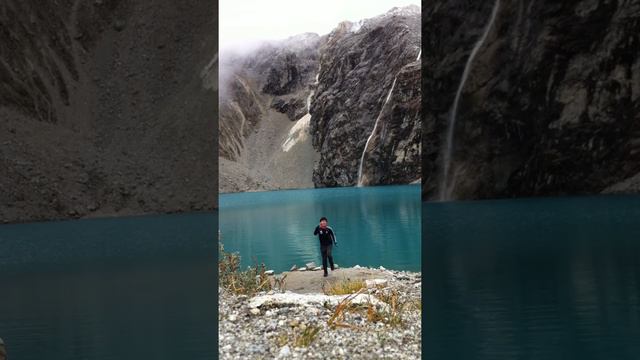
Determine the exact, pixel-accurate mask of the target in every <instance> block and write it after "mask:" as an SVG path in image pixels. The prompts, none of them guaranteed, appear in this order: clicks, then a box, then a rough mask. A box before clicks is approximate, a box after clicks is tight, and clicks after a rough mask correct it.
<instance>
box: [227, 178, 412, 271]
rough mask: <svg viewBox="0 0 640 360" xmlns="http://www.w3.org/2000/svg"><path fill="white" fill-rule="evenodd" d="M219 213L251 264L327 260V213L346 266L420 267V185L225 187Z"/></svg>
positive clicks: (285, 266) (235, 248)
mask: <svg viewBox="0 0 640 360" xmlns="http://www.w3.org/2000/svg"><path fill="white" fill-rule="evenodd" d="M219 199H220V200H219V201H220V209H219V215H220V218H219V221H220V232H221V240H222V243H223V244H224V247H225V250H226V251H230V252H238V253H239V254H240V255H241V257H242V263H243V266H247V265H252V264H253V259H256V260H257V261H258V262H259V263H265V264H266V266H267V267H268V268H270V269H273V270H275V271H277V272H279V271H285V270H289V268H291V266H292V265H293V264H296V265H298V266H304V264H305V263H307V262H310V261H314V262H315V263H316V264H321V260H322V259H321V257H320V245H319V241H318V238H317V237H316V236H314V235H313V230H314V229H315V227H316V226H317V225H318V222H319V219H320V218H321V217H322V216H325V217H327V218H328V219H329V226H330V227H332V228H333V230H334V231H335V234H336V238H337V240H338V246H337V247H334V249H333V257H334V261H335V262H336V263H337V264H339V265H340V266H342V267H347V266H354V265H360V266H370V267H379V266H384V267H386V268H389V269H394V270H410V271H420V264H421V261H420V257H421V244H420V241H421V237H420V229H421V228H420V221H421V217H420V216H421V215H420V214H421V207H420V206H421V205H420V186H419V185H406V186H379V187H362V188H355V187H354V188H326V189H308V190H287V191H269V192H252V193H237V194H221V195H220V198H219Z"/></svg>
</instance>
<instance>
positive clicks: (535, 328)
mask: <svg viewBox="0 0 640 360" xmlns="http://www.w3.org/2000/svg"><path fill="white" fill-rule="evenodd" d="M639 219H640V197H617V196H614V197H608V196H607V197H591V198H566V199H537V200H505V201H481V202H458V203H427V204H423V221H424V225H423V226H424V228H423V233H424V237H425V238H424V246H425V259H424V261H425V276H424V280H423V281H424V291H425V294H424V295H425V296H424V299H425V302H426V304H425V306H424V308H425V309H426V310H425V313H424V321H425V324H424V325H425V329H426V331H425V334H426V338H425V340H426V344H425V348H426V349H429V353H430V356H431V357H432V358H434V359H463V358H464V359H496V358H500V359H514V358H518V359H569V358H571V359H574V358H576V359H637V358H638V354H640V282H639V277H640V221H639ZM460 344H464V345H465V346H460Z"/></svg>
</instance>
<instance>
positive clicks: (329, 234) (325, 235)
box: [313, 225, 337, 246]
mask: <svg viewBox="0 0 640 360" xmlns="http://www.w3.org/2000/svg"><path fill="white" fill-rule="evenodd" d="M313 235H318V237H319V238H320V245H324V246H327V245H333V244H334V243H337V241H336V235H335V234H334V233H333V229H331V228H330V227H328V226H327V227H326V228H324V229H321V228H320V225H318V226H316V229H315V230H314V232H313Z"/></svg>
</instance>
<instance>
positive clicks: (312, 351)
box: [218, 269, 422, 360]
mask: <svg viewBox="0 0 640 360" xmlns="http://www.w3.org/2000/svg"><path fill="white" fill-rule="evenodd" d="M374 271H378V269H374ZM388 271H389V272H390V273H391V274H393V276H394V278H390V279H379V280H386V281H387V284H386V288H385V289H377V288H371V289H369V290H370V291H372V292H377V293H386V292H388V291H389V290H398V291H399V293H400V294H401V296H402V297H403V298H404V299H415V300H418V301H420V299H421V288H420V287H419V286H415V285H414V282H415V281H416V279H419V278H420V277H418V276H416V275H415V274H414V273H406V274H402V273H400V272H397V271H393V270H388ZM397 276H406V277H409V278H410V280H407V281H405V280H398V279H397ZM370 280H371V279H370ZM373 280H376V279H373ZM416 285H417V283H416ZM218 293H219V303H218V307H219V311H220V314H227V315H224V316H222V317H221V318H220V322H219V332H218V334H219V337H218V341H219V349H220V350H219V353H218V355H219V358H220V359H249V360H252V359H274V358H277V359H321V358H325V357H327V356H329V357H331V358H336V359H374V358H393V359H394V360H408V359H419V358H420V356H421V353H422V339H421V336H422V328H421V324H422V323H421V312H420V311H419V310H417V309H416V310H409V311H406V312H405V313H403V317H404V320H405V326H404V327H394V326H389V325H387V324H384V323H382V322H378V323H372V322H369V321H368V320H367V317H366V313H363V314H356V313H347V314H346V316H345V318H344V319H342V320H341V321H343V322H345V323H346V324H349V325H352V326H355V327H357V329H353V328H342V327H336V328H330V327H329V325H328V323H327V322H328V320H329V318H330V317H331V316H332V315H333V310H332V309H327V308H325V307H324V305H323V304H322V303H308V304H291V303H287V304H281V305H275V304H271V305H256V303H254V302H255V298H250V299H247V298H246V297H241V296H235V295H233V294H232V293H231V292H228V291H224V290H222V289H220V288H219V290H218ZM266 294H267V292H261V293H260V294H259V295H262V296H264V295H266ZM276 295H278V294H276ZM310 295H311V294H310ZM251 304H253V305H251ZM330 306H331V305H330ZM228 314H231V315H228ZM242 314H253V316H246V317H243V316H242ZM311 326H314V327H315V326H317V327H319V328H320V332H319V334H318V336H316V338H315V339H314V340H313V342H312V343H311V345H310V346H309V347H294V339H295V338H296V337H298V336H300V334H302V333H303V332H304V331H305V329H309V328H310V327H311Z"/></svg>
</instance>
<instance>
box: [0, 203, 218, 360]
mask: <svg viewBox="0 0 640 360" xmlns="http://www.w3.org/2000/svg"><path fill="white" fill-rule="evenodd" d="M216 228H217V214H215V213H209V214H202V213H201V214H180V215H161V216H141V217H127V218H109V219H92V220H75V221H57V222H43V223H30V224H15V225H0V249H2V250H1V251H0V338H2V339H3V340H4V342H5V343H6V346H7V352H8V357H9V359H16V360H17V359H21V360H36V359H60V360H62V359H64V360H67V359H70V360H75V359H78V360H80V359H96V360H102V359H212V358H214V357H215V356H216V355H217V353H218V350H217V344H216V341H215V340H216V335H217V325H216V324H217V315H216V312H217V286H216V265H215V261H216V255H215V254H216Z"/></svg>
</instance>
